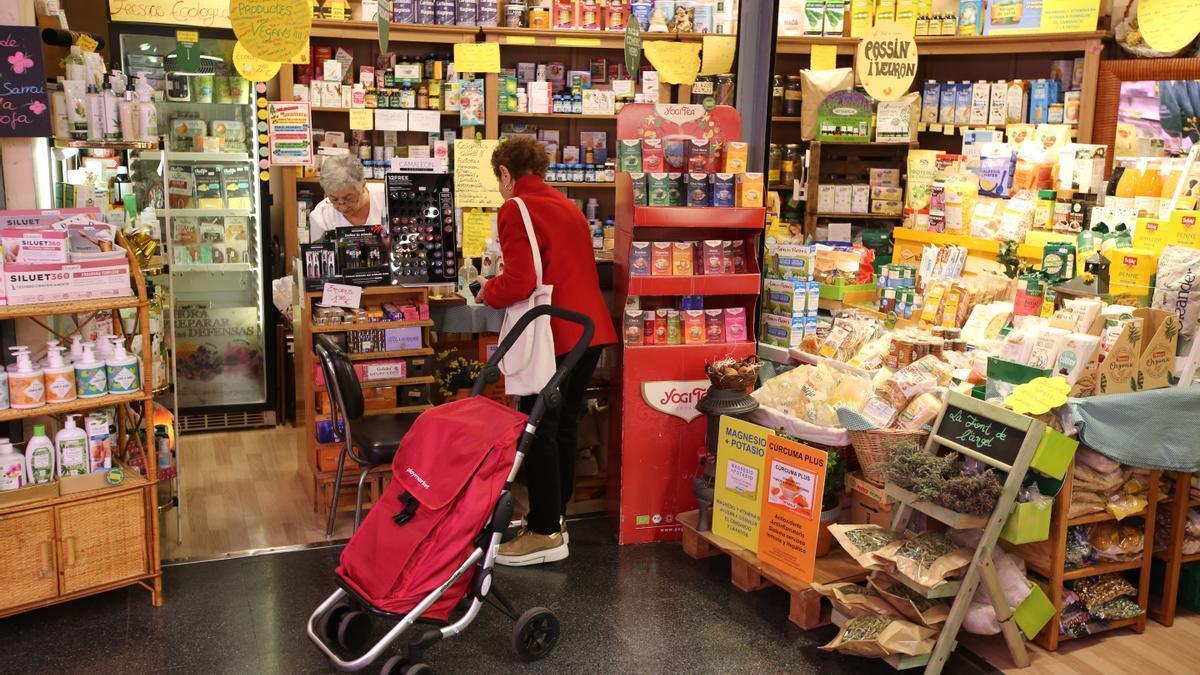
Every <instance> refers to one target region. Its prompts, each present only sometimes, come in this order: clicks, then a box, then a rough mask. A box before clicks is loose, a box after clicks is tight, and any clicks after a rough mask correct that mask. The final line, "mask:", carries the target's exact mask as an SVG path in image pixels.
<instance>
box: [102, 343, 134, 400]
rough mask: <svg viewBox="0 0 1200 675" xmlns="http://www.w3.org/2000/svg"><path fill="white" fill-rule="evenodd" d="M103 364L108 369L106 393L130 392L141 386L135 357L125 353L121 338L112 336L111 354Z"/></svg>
mask: <svg viewBox="0 0 1200 675" xmlns="http://www.w3.org/2000/svg"><path fill="white" fill-rule="evenodd" d="M104 365H105V367H106V368H107V369H108V393H110V394H132V393H133V392H135V391H137V390H138V389H140V388H141V378H140V377H138V360H137V357H136V356H134V355H132V354H126V353H125V345H124V344H122V343H121V338H119V337H116V336H113V338H112V356H111V357H110V358H108V359H107V360H106V361H105V362H104Z"/></svg>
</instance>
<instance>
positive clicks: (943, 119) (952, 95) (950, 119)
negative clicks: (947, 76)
mask: <svg viewBox="0 0 1200 675" xmlns="http://www.w3.org/2000/svg"><path fill="white" fill-rule="evenodd" d="M957 96H958V83H956V82H947V83H945V84H943V85H942V92H941V98H940V100H939V101H940V102H939V103H938V118H937V122H938V123H939V124H954V104H955V100H956V98H957Z"/></svg>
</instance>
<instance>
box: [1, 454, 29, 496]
mask: <svg viewBox="0 0 1200 675" xmlns="http://www.w3.org/2000/svg"><path fill="white" fill-rule="evenodd" d="M23 485H25V455H22V454H21V453H19V452H17V451H16V450H14V449H13V446H12V444H11V443H5V444H4V445H0V491H8V490H17V489H19V488H21V486H23Z"/></svg>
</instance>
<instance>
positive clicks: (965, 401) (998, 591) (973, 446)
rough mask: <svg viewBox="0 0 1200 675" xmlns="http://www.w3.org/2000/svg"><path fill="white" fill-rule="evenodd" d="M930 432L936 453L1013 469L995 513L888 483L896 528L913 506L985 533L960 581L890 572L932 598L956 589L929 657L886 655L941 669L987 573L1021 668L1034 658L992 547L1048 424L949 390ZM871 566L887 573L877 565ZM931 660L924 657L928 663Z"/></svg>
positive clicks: (899, 529) (928, 446) (904, 523)
mask: <svg viewBox="0 0 1200 675" xmlns="http://www.w3.org/2000/svg"><path fill="white" fill-rule="evenodd" d="M933 429H934V431H933V433H932V434H930V436H929V440H928V441H927V442H926V445H925V451H926V452H928V453H931V454H938V453H939V451H953V452H958V453H960V454H961V455H963V456H964V457H970V458H972V459H975V460H977V461H979V462H982V463H983V464H986V465H987V466H989V467H992V468H994V469H996V470H997V471H1000V472H1003V473H1005V474H1007V475H1008V477H1007V478H1006V479H1005V481H1004V489H1003V491H1002V492H1001V493H1000V500H999V501H998V502H997V503H996V507H995V509H993V510H992V515H991V516H990V517H987V518H984V517H982V516H971V515H964V514H961V513H955V512H953V511H950V510H948V509H945V508H942V507H940V506H937V505H934V504H931V503H929V502H923V501H918V500H917V499H916V498H915V496H914V495H912V494H911V493H909V492H908V491H906V490H902V489H899V488H898V487H896V486H894V485H890V484H889V485H888V487H887V493H888V496H890V497H892V498H894V499H896V501H897V502H899V504H898V506H897V508H896V510H895V513H894V514H893V515H892V530H893V531H895V532H903V531H904V529H905V528H906V527H907V525H908V520H909V518H910V517H911V516H912V514H913V511H920V512H921V513H923V514H925V515H926V516H928V517H930V518H933V519H935V520H938V521H940V522H942V523H944V524H946V525H947V526H949V527H952V528H956V529H964V528H966V529H972V528H983V536H982V537H981V538H980V540H979V545H978V546H977V547H976V548H975V555H974V556H973V557H972V559H971V565H970V567H968V568H967V573H966V575H965V576H964V577H963V578H962V580H961V581H959V580H954V581H947V582H945V583H943V584H941V585H939V586H936V587H934V588H933V589H931V590H927V589H924V588H921V587H920V586H918V585H915V584H914V583H913V582H912V580H910V579H908V578H907V577H905V576H904V575H903V574H898V573H897V574H893V575H891V576H893V577H894V578H895V579H896V580H897V581H900V582H902V583H904V584H905V585H907V586H909V587H911V588H912V589H913V590H916V591H919V592H922V593H925V595H926V597H928V598H947V597H952V596H953V597H954V605H953V607H952V608H951V610H950V616H949V617H948V618H947V619H946V623H945V624H944V625H943V626H942V629H941V633H940V634H939V635H938V640H937V645H936V646H935V647H934V649H933V652H932V653H931V654H929V655H928V658H927V659H924V658H920V657H917V658H913V657H908V658H905V659H904V660H899V659H895V657H893V658H892V659H888V661H889V662H891V663H892V665H894V666H897V667H905V668H911V667H917V666H920V665H925V672H926V673H930V674H932V675H936V674H937V673H940V672H942V668H944V667H945V666H946V661H947V660H948V659H949V658H950V654H951V652H953V651H954V648H955V646H957V644H958V631H959V628H960V627H961V626H962V623H963V619H964V618H966V615H967V608H968V606H969V605H970V604H971V600H972V598H974V597H975V591H976V589H977V588H978V587H979V582H980V581H982V582H983V583H984V584H985V585H986V586H987V589H988V593H989V594H990V595H991V598H992V606H993V607H995V610H996V620H997V621H999V623H1000V631H1001V633H1003V635H1004V641H1005V642H1006V643H1007V644H1008V650H1009V652H1010V653H1011V654H1012V659H1013V664H1014V665H1016V666H1017V667H1018V668H1023V667H1025V666H1028V665H1029V654H1028V653H1026V651H1025V641H1024V638H1023V637H1022V636H1021V632H1020V629H1019V628H1018V627H1017V624H1016V622H1015V621H1014V620H1013V608H1012V607H1009V605H1008V601H1007V600H1005V597H1004V590H1003V588H1002V586H1001V584H1000V578H999V576H998V575H997V573H996V567H995V563H994V562H993V561H992V552H993V551H995V549H996V542H997V540H998V539H999V538H1000V531H1001V530H1002V529H1003V528H1004V523H1005V521H1007V520H1008V516H1009V514H1010V513H1012V510H1013V507H1014V505H1015V503H1016V499H1017V492H1018V491H1019V490H1020V489H1021V484H1022V482H1024V480H1025V474H1026V473H1027V472H1028V471H1029V465H1030V463H1031V462H1032V461H1033V456H1034V453H1036V452H1037V450H1038V446H1039V445H1040V443H1041V440H1042V435H1043V433H1044V432H1045V430H1046V425H1045V424H1043V423H1042V422H1039V421H1037V420H1034V419H1032V418H1029V417H1025V416H1024V415H1018V414H1017V413H1015V412H1012V411H1011V410H1005V409H1004V408H998V407H996V406H994V405H990V404H988V403H984V402H983V401H979V400H976V399H974V398H971V397H969V396H964V395H962V394H958V393H955V392H950V394H949V396H948V398H947V399H946V403H945V405H944V406H943V407H942V410H941V412H940V413H938V418H937V421H936V422H935V423H934V425H933ZM874 574H885V573H884V572H875V573H874ZM926 662H927V664H926Z"/></svg>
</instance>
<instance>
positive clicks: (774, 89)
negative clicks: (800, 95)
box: [771, 75, 783, 117]
mask: <svg viewBox="0 0 1200 675" xmlns="http://www.w3.org/2000/svg"><path fill="white" fill-rule="evenodd" d="M771 116H772V117H781V116H783V76H782V75H776V76H775V78H774V80H773V81H772V82H771Z"/></svg>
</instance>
